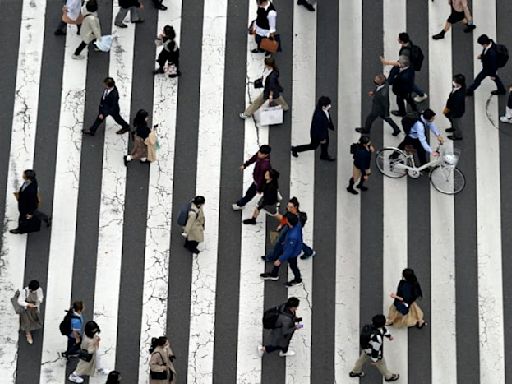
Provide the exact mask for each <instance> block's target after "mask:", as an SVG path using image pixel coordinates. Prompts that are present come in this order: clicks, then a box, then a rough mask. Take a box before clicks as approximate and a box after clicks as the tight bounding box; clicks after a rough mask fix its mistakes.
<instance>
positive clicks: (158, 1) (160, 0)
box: [153, 0, 163, 8]
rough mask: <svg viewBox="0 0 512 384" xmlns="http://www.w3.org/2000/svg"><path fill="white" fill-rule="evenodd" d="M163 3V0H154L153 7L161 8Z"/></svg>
mask: <svg viewBox="0 0 512 384" xmlns="http://www.w3.org/2000/svg"><path fill="white" fill-rule="evenodd" d="M162 3H163V0H153V5H154V6H155V7H157V8H160V6H161V5H162Z"/></svg>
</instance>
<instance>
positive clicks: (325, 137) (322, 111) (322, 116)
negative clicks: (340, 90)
mask: <svg viewBox="0 0 512 384" xmlns="http://www.w3.org/2000/svg"><path fill="white" fill-rule="evenodd" d="M329 109H331V99H329V98H328V97H327V96H320V98H319V99H318V103H317V105H316V109H315V113H314V114H313V120H312V121H311V133H310V134H311V143H309V144H304V145H297V146H295V147H294V146H292V148H291V151H292V155H293V157H299V152H304V151H314V150H315V149H317V148H318V146H319V145H320V159H321V160H327V161H334V160H336V159H335V158H334V157H331V156H329V152H328V149H329V130H331V131H334V124H333V123H332V120H331V116H330V115H329Z"/></svg>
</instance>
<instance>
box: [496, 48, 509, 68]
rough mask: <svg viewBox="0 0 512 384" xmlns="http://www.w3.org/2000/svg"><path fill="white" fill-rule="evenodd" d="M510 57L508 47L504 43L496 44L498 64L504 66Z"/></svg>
mask: <svg viewBox="0 0 512 384" xmlns="http://www.w3.org/2000/svg"><path fill="white" fill-rule="evenodd" d="M508 59H509V55H508V49H507V47H505V46H504V45H503V44H496V65H497V67H498V68H503V67H504V66H505V64H507V62H508Z"/></svg>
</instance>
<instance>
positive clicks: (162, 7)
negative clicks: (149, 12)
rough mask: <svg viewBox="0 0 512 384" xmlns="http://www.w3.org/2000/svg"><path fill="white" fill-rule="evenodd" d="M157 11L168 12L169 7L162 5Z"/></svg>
mask: <svg viewBox="0 0 512 384" xmlns="http://www.w3.org/2000/svg"><path fill="white" fill-rule="evenodd" d="M156 9H158V10H160V11H167V7H166V6H165V5H163V4H160V5H159V6H157V7H156Z"/></svg>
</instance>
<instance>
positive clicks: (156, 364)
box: [149, 346, 176, 384]
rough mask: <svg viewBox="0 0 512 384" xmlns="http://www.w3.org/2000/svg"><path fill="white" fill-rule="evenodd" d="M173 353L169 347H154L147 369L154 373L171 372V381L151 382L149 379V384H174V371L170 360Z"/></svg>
mask: <svg viewBox="0 0 512 384" xmlns="http://www.w3.org/2000/svg"><path fill="white" fill-rule="evenodd" d="M173 355H174V353H173V352H172V349H171V347H170V346H166V347H156V348H155V350H154V352H153V353H152V354H151V358H150V360H149V369H150V370H151V371H154V372H163V371H165V370H167V371H169V372H173V379H172V380H170V381H167V380H152V379H151V378H150V379H149V383H150V384H169V383H171V384H176V370H175V369H174V365H173V363H172V361H171V359H170V357H171V356H173Z"/></svg>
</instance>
